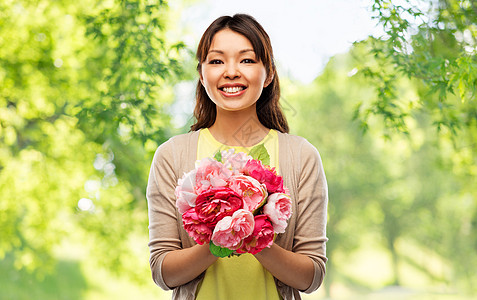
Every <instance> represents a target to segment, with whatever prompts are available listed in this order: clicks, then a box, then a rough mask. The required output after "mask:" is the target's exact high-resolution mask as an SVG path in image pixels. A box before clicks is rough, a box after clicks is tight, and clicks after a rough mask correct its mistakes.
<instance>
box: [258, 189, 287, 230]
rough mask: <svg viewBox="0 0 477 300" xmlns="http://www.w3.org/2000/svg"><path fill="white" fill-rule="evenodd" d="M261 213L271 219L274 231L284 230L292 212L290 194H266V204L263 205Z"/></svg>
mask: <svg viewBox="0 0 477 300" xmlns="http://www.w3.org/2000/svg"><path fill="white" fill-rule="evenodd" d="M263 213H264V214H266V215H267V216H268V217H269V218H270V220H271V221H272V225H273V229H274V230H275V232H276V233H283V232H285V228H286V227H287V220H288V219H289V218H290V216H291V214H292V201H291V198H290V196H288V195H287V194H283V193H275V194H271V195H270V196H268V199H267V204H265V205H264V206H263Z"/></svg>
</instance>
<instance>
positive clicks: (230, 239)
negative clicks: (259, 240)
mask: <svg viewBox="0 0 477 300" xmlns="http://www.w3.org/2000/svg"><path fill="white" fill-rule="evenodd" d="M254 226H255V222H254V218H253V215H252V213H251V212H249V211H248V210H245V209H239V210H237V211H236V212H234V214H233V215H232V216H227V217H225V218H223V219H222V220H220V221H219V222H218V223H217V225H216V226H215V229H214V232H213V234H212V242H213V243H214V244H215V245H217V246H220V247H222V248H229V249H231V250H237V249H238V248H240V246H241V245H242V240H243V239H244V238H246V237H248V236H249V235H250V234H252V232H253V229H254Z"/></svg>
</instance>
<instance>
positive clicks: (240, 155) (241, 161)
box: [221, 149, 252, 175]
mask: <svg viewBox="0 0 477 300" xmlns="http://www.w3.org/2000/svg"><path fill="white" fill-rule="evenodd" d="M221 154H222V162H223V164H224V165H225V167H226V168H227V169H229V170H231V171H232V173H233V174H235V175H237V174H240V172H241V171H242V169H243V168H244V167H245V165H246V164H247V162H248V161H249V160H251V159H252V157H251V156H250V155H247V154H245V153H244V152H237V153H235V150H234V149H229V150H223V151H222V152H221Z"/></svg>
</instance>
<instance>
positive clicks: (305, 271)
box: [255, 243, 314, 291]
mask: <svg viewBox="0 0 477 300" xmlns="http://www.w3.org/2000/svg"><path fill="white" fill-rule="evenodd" d="M255 258H256V259H257V260H258V261H259V262H260V263H261V264H262V266H263V267H264V268H265V269H267V270H268V271H269V272H270V273H271V274H272V275H273V276H274V277H276V278H277V279H278V280H280V281H281V282H283V283H285V284H286V285H289V286H291V287H293V288H295V289H297V290H300V291H304V290H306V289H308V287H310V285H311V283H312V282H313V276H314V266H313V261H312V260H311V258H309V257H308V256H305V255H303V254H299V253H294V252H291V251H289V250H286V249H283V248H282V247H280V246H278V245H277V244H275V243H273V244H272V246H271V247H270V248H265V249H263V250H262V251H260V252H259V253H257V254H255Z"/></svg>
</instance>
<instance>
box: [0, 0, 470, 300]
mask: <svg viewBox="0 0 477 300" xmlns="http://www.w3.org/2000/svg"><path fill="white" fill-rule="evenodd" d="M237 12H244V13H250V14H252V15H253V16H255V17H256V18H257V19H258V21H259V22H261V23H262V25H263V26H264V27H265V29H266V30H267V31H268V32H269V34H270V37H271V39H272V44H273V46H274V50H275V56H276V57H275V58H276V62H277V65H278V66H279V75H280V78H281V84H282V98H281V102H282V107H283V110H284V111H285V113H286V115H287V118H288V121H289V123H290V127H291V133H293V134H298V135H302V136H304V137H306V138H307V139H308V140H309V141H310V142H312V143H313V144H314V145H315V146H316V147H317V148H318V150H319V151H320V153H321V155H322V159H323V164H324V167H325V172H326V175H327V178H328V183H329V194H330V202H329V220H328V236H329V239H330V240H329V242H328V249H327V250H328V252H327V255H328V257H329V262H328V264H327V267H328V270H327V275H326V279H325V282H324V285H323V286H322V287H321V288H320V289H319V290H318V291H317V292H315V293H313V294H310V295H304V296H303V297H304V299H473V297H475V296H476V295H477V285H476V282H477V272H476V269H477V230H476V229H477V199H476V198H477V181H476V178H477V151H476V150H477V144H476V141H477V104H476V86H477V58H476V53H477V52H476V51H477V48H476V47H477V40H476V38H477V26H476V24H477V22H476V21H477V1H474V0H470V1H469V0H466V1H456V0H432V1H420V0H401V1H397V0H396V1H385V0H375V1H369V0H367V1H351V0H349V1H345V0H335V1H331V0H328V1H311V0H310V1H294V2H293V3H291V2H286V1H237V3H228V2H225V1H205V0H204V1H199V0H197V1H190V0H189V1H187V0H182V1H170V2H167V1H155V0H149V1H146V0H123V1H120V0H108V1H96V0H83V1H67V0H57V1H46V0H34V1H33V0H2V1H0V299H14V300H16V299H72V300H74V299H86V300H94V299H115V300H116V299H168V298H170V292H163V291H162V290H160V289H159V288H158V287H156V286H155V285H154V283H153V282H152V279H151V275H150V271H149V264H148V258H149V252H148V248H147V242H148V236H147V235H148V230H147V225H148V220H147V203H146V199H145V187H146V183H147V176H148V173H149V166H150V162H151V159H152V156H153V153H154V151H155V149H156V148H157V146H158V145H160V144H161V143H162V142H164V141H166V140H167V139H168V138H169V137H171V136H173V135H175V134H179V133H183V132H187V131H188V128H189V126H190V125H191V122H192V108H193V106H194V85H195V84H196V82H197V74H196V72H195V66H196V64H197V62H196V61H195V58H194V52H195V47H196V45H197V43H198V40H199V38H200V35H201V34H202V32H203V31H204V30H205V29H206V27H207V26H208V24H209V23H210V22H211V21H212V20H214V19H215V18H217V17H218V16H220V15H223V14H234V13H237Z"/></svg>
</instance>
